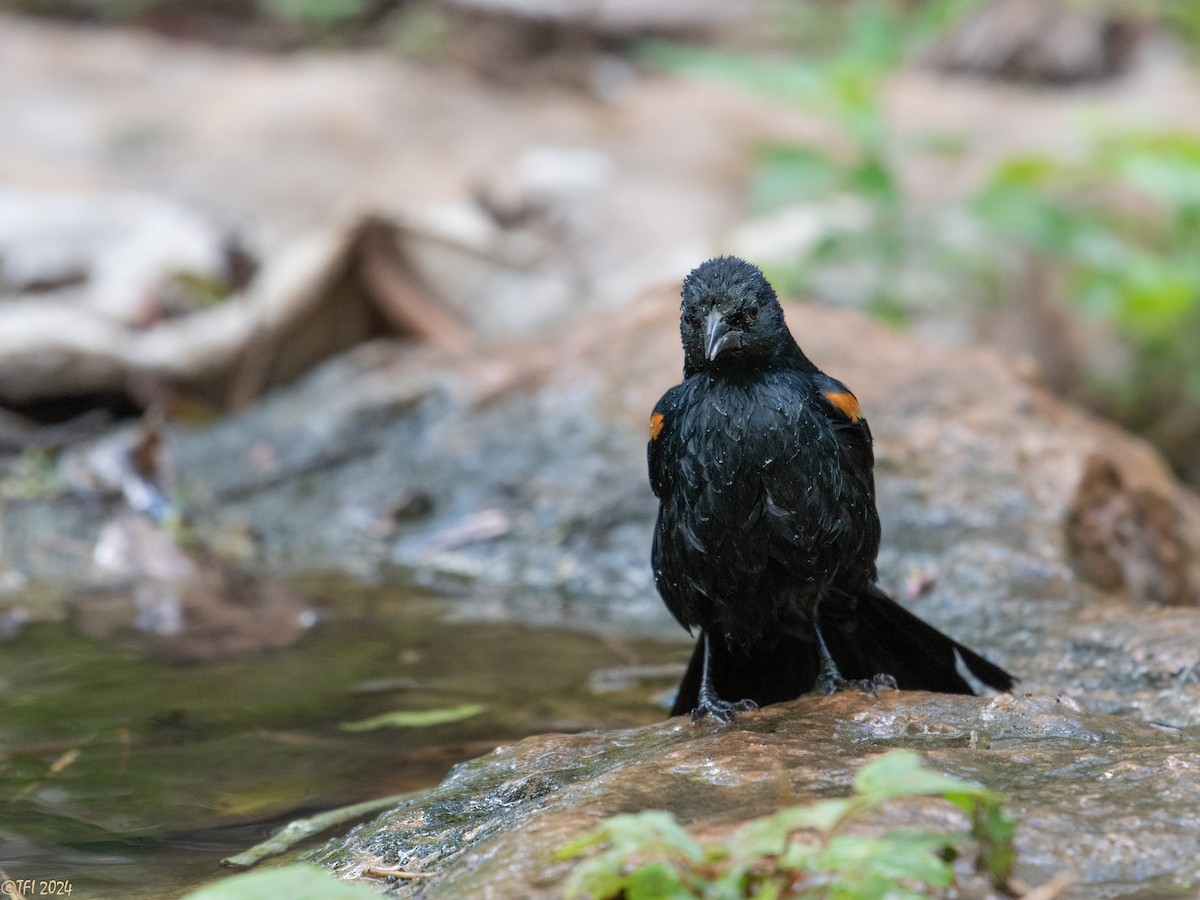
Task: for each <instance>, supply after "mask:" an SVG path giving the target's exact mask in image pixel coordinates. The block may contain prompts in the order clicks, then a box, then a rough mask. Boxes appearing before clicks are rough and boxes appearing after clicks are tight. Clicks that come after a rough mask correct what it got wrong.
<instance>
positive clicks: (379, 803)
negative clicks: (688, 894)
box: [221, 789, 429, 869]
mask: <svg viewBox="0 0 1200 900" xmlns="http://www.w3.org/2000/svg"><path fill="white" fill-rule="evenodd" d="M428 793H429V789H425V790H421V791H409V792H408V793H405V794H393V795H392V796H390V797H380V798H378V799H376V800H366V801H364V802H362V803H354V804H351V805H350V806H339V807H338V808H337V809H330V810H326V811H325V812H323V813H318V814H317V815H315V816H310V817H309V818H307V819H296V820H295V821H294V822H289V823H288V824H287V825H284V826H283V827H282V828H281V829H279V830H278V831H277V832H275V834H273V835H271V837H269V838H267V839H266V840H265V841H263V842H262V843H261V844H255V845H254V846H253V847H251V848H250V849H249V850H244V851H242V852H241V853H238V854H235V855H234V856H230V857H227V858H226V859H223V860H221V865H223V866H228V867H229V868H231V869H249V868H250V867H251V866H253V865H256V864H257V863H260V862H262V861H263V860H264V859H268V858H270V857H272V856H278V855H279V854H280V853H284V852H286V851H287V850H290V849H291V848H292V847H294V846H295V845H296V844H298V843H300V842H301V841H303V840H305V839H307V838H310V837H312V836H313V835H314V834H319V833H321V832H322V831H324V830H325V829H326V828H332V827H333V826H334V825H341V824H342V823H343V822H349V821H351V820H352V819H359V818H362V817H363V816H366V815H369V814H371V813H373V812H378V811H379V810H381V809H386V808H387V807H389V806H398V805H400V804H402V803H413V802H415V801H417V800H419V799H421V798H422V797H424V796H425V795H426V794H428Z"/></svg>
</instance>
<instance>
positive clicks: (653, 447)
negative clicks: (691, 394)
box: [646, 384, 683, 500]
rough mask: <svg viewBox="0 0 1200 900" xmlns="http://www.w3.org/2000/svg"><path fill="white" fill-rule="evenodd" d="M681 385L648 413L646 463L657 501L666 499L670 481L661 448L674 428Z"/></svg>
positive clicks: (667, 393)
mask: <svg viewBox="0 0 1200 900" xmlns="http://www.w3.org/2000/svg"><path fill="white" fill-rule="evenodd" d="M682 388H683V385H678V384H677V385H675V387H673V388H671V389H670V390H669V391H667V392H666V393H665V394H663V395H662V397H660V398H659V401H658V403H656V404H654V411H653V412H652V413H650V441H649V443H648V444H647V445H646V463H647V465H648V467H649V470H650V489H651V490H652V491H654V496H656V497H658V499H659V500H663V499H665V497H666V493H667V491H668V489H669V487H670V483H669V482H670V479H669V475H668V473H667V470H666V466H665V465H664V460H663V455H662V448H663V446H664V445H666V443H667V442H668V439H669V438H670V436H671V434H672V431H673V429H674V428H675V415H676V412H677V410H678V406H679V397H680V393H681V392H682Z"/></svg>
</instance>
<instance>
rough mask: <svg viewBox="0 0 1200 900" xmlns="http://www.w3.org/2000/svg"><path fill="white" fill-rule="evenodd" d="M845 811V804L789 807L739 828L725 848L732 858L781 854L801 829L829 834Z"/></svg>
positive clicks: (826, 802)
mask: <svg viewBox="0 0 1200 900" xmlns="http://www.w3.org/2000/svg"><path fill="white" fill-rule="evenodd" d="M849 808H850V801H849V800H824V801H822V802H820V803H814V804H813V805H812V806H789V807H787V808H785V809H781V810H780V811H779V812H777V813H772V814H771V815H769V816H763V817H762V818H761V819H752V820H751V821H749V822H747V823H746V824H745V825H742V826H741V827H740V828H738V829H737V830H736V831H735V832H733V834H731V835H730V836H729V841H728V842H727V844H726V846H727V847H728V848H729V853H730V854H731V855H732V856H734V857H735V858H737V857H748V856H756V855H759V856H761V855H765V854H774V853H782V852H783V851H784V848H785V846H786V845H787V839H788V836H789V835H790V834H792V833H793V832H796V831H799V830H801V829H811V830H813V831H817V832H826V831H829V830H830V829H831V828H833V826H834V825H836V824H837V823H838V821H839V820H840V819H841V818H842V817H843V816H844V815H845V814H846V811H847V810H848V809H849Z"/></svg>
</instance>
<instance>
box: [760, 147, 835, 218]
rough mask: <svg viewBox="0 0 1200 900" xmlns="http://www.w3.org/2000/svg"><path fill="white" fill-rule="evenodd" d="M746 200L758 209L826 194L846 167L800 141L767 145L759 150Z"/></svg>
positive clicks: (833, 186)
mask: <svg viewBox="0 0 1200 900" xmlns="http://www.w3.org/2000/svg"><path fill="white" fill-rule="evenodd" d="M760 158H761V161H762V162H761V165H760V167H759V171H758V176H757V177H756V179H755V181H754V184H753V185H752V186H751V188H750V203H751V205H752V206H753V207H754V208H755V209H756V210H759V211H765V210H770V209H775V208H778V207H780V206H786V205H788V204H790V203H795V202H796V201H798V200H808V199H811V198H813V197H819V196H821V195H823V194H828V193H829V192H830V191H832V190H835V189H836V188H838V187H840V186H841V185H842V184H843V183H844V181H845V180H846V169H845V167H843V166H842V165H840V164H839V163H837V162H835V161H834V160H833V159H832V158H831V157H829V156H828V155H826V154H825V153H823V152H821V151H820V150H818V149H816V148H815V147H807V146H802V145H783V146H779V145H775V146H770V147H768V148H766V149H765V150H763V151H762V153H761V154H760Z"/></svg>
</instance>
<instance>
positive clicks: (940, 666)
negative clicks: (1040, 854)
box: [671, 585, 1016, 716]
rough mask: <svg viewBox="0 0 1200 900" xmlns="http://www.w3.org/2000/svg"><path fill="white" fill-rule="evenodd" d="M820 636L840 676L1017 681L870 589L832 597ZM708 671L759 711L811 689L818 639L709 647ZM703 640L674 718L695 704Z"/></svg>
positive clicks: (1003, 684)
mask: <svg viewBox="0 0 1200 900" xmlns="http://www.w3.org/2000/svg"><path fill="white" fill-rule="evenodd" d="M821 632H822V634H823V635H824V637H825V642H826V644H827V646H828V647H829V653H830V655H831V656H832V657H833V660H834V662H835V663H836V664H837V667H838V669H839V670H840V672H841V675H842V677H843V678H845V679H848V680H859V679H870V678H873V677H874V676H875V675H891V676H892V677H893V678H895V679H896V684H897V686H898V687H899V688H900V689H901V690H921V691H938V692H941V693H946V694H973V693H975V690H974V688H973V687H972V685H971V683H970V682H968V681H967V679H966V678H965V677H963V673H962V670H965V671H966V672H969V673H970V674H971V675H972V676H973V677H974V678H976V679H978V681H979V682H981V683H983V684H985V685H987V686H988V687H991V688H994V689H996V690H998V691H1007V690H1010V689H1011V688H1012V687H1013V685H1014V684H1015V683H1016V679H1015V678H1013V676H1012V675H1010V674H1009V673H1008V672H1006V671H1004V670H1003V669H1002V668H1000V667H999V666H997V665H995V664H994V663H991V662H988V661H987V660H986V659H984V658H983V657H982V656H980V655H979V654H978V653H976V652H974V651H973V650H971V649H970V648H968V647H965V646H963V645H962V644H960V643H958V642H957V641H955V640H954V639H953V638H950V637H947V636H946V635H944V634H942V632H940V631H938V630H937V629H936V628H934V627H933V626H932V625H930V624H928V623H927V622H924V621H922V620H921V619H919V618H917V617H916V616H914V615H913V614H912V613H910V612H909V611H908V610H906V609H905V608H904V607H902V606H900V604H898V603H896V601H894V600H893V599H892V598H891V597H889V596H888V595H887V594H885V593H883V591H881V590H879V588H877V587H875V586H873V585H872V586H870V587H868V588H866V589H865V590H864V591H862V592H861V593H860V594H859V595H858V597H856V598H854V600H852V601H850V602H845V603H839V602H836V600H834V599H831V600H830V601H829V602H828V603H827V604H826V606H825V607H823V608H822V610H821ZM711 645H712V657H711V660H710V663H709V673H710V675H711V677H712V681H713V686H714V687H715V688H716V691H717V694H718V696H720V697H721V699H723V700H730V701H737V700H746V699H749V700H754V701H755V702H756V703H758V705H759V706H766V705H767V704H768V703H779V702H781V701H784V700H794V699H795V698H796V697H799V696H801V695H802V694H807V693H809V692H811V691H812V690H813V688H814V687H815V685H816V680H817V674H818V671H819V668H820V656H819V653H818V649H817V642H816V637H815V634H814V635H812V636H807V635H802V636H797V635H792V634H784V635H780V636H778V637H777V638H776V639H775V642H774V643H773V644H771V645H758V646H752V647H749V648H740V647H733V648H731V647H730V646H729V645H728V644H726V642H725V641H723V640H721V639H719V638H717V639H715V640H713V641H712V642H711ZM703 667H704V641H703V640H700V641H698V642H697V644H696V649H695V651H694V652H693V653H692V659H691V662H690V663H689V664H688V668H687V672H686V674H685V675H684V676H683V683H682V684H681V685H680V687H679V692H678V694H677V695H676V697H675V705H674V707H673V709H672V711H671V715H673V716H677V715H682V714H683V713H688V712H691V711H692V710H693V709H695V708H696V706H697V705H698V703H699V692H700V679H701V676H702V674H703Z"/></svg>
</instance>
